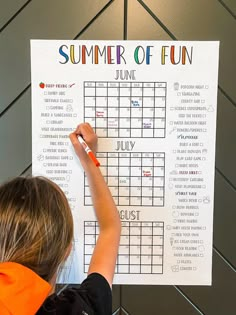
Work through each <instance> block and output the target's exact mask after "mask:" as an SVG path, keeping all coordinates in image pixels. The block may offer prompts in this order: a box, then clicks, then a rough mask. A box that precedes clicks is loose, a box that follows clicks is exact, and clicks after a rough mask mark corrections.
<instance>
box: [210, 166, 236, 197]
mask: <svg viewBox="0 0 236 315" xmlns="http://www.w3.org/2000/svg"><path fill="white" fill-rule="evenodd" d="M215 169H216V171H217V172H218V173H219V174H220V175H221V176H222V177H223V178H224V180H225V181H226V182H227V183H228V184H229V185H230V187H231V188H232V189H233V190H234V191H236V186H234V184H233V183H231V181H230V180H229V179H228V178H227V177H226V176H225V175H224V174H223V173H222V172H221V171H220V170H219V169H218V167H215Z"/></svg>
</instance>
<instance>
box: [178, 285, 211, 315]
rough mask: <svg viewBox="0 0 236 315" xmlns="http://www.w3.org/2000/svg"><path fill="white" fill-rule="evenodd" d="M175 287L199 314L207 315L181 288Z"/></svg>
mask: <svg viewBox="0 0 236 315" xmlns="http://www.w3.org/2000/svg"><path fill="white" fill-rule="evenodd" d="M173 287H174V288H175V289H176V290H177V291H178V292H179V293H180V294H181V295H182V296H183V297H184V298H185V300H187V301H188V302H189V303H190V304H191V305H192V306H193V307H194V309H195V310H196V311H197V312H198V313H199V314H201V315H205V313H203V311H202V310H201V309H200V308H199V307H198V306H197V305H196V304H195V303H193V301H192V300H191V299H190V298H189V297H188V296H187V295H186V294H185V293H184V292H183V291H182V290H181V289H180V288H179V286H176V285H174V286H173Z"/></svg>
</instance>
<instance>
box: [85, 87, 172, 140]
mask: <svg viewBox="0 0 236 315" xmlns="http://www.w3.org/2000/svg"><path fill="white" fill-rule="evenodd" d="M166 90H167V83H166V82H114V81H110V82H109V81H107V82H106V81H85V82H84V110H85V112H84V120H85V121H87V122H89V123H90V124H91V125H92V126H93V127H94V129H95V131H96V133H97V135H98V137H104V138H115V137H129V138H134V137H136V138H164V137H165V133H166V130H165V129H166Z"/></svg>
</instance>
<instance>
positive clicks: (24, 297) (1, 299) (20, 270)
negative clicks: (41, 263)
mask: <svg viewBox="0 0 236 315" xmlns="http://www.w3.org/2000/svg"><path fill="white" fill-rule="evenodd" d="M51 290H52V287H51V285H50V284H49V283H48V282H46V281H45V280H43V279H42V278H40V277H39V276H38V275H37V274H36V273H35V272H33V271H32V270H30V269H29V268H26V267H24V266H22V265H20V264H17V263H14V262H4V263H0V315H34V314H35V313H36V312H37V311H38V309H39V308H40V306H41V305H42V304H43V302H44V301H45V299H46V298H47V296H48V295H49V293H50V291H51Z"/></svg>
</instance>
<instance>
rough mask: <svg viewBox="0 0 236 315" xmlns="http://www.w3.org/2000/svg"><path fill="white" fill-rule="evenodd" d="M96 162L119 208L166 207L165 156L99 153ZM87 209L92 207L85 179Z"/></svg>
mask: <svg viewBox="0 0 236 315" xmlns="http://www.w3.org/2000/svg"><path fill="white" fill-rule="evenodd" d="M97 158H98V159H99V161H100V163H101V166H100V168H101V172H102V174H103V176H104V178H105V181H106V183H107V184H108V186H109V189H110V191H111V194H112V196H113V198H114V201H115V203H116V205H117V206H118V205H119V206H122V205H123V206H125V205H126V206H156V207H163V206H164V203H165V153H163V152H158V153H157V152H155V153H154V152H151V153H146V152H132V153H131V152H98V153H97ZM84 205H85V206H89V205H92V200H91V197H90V191H89V186H88V183H87V179H86V176H85V185H84Z"/></svg>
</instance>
